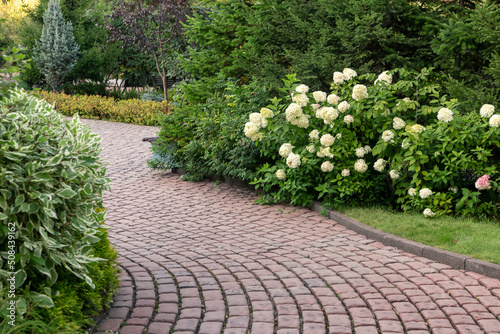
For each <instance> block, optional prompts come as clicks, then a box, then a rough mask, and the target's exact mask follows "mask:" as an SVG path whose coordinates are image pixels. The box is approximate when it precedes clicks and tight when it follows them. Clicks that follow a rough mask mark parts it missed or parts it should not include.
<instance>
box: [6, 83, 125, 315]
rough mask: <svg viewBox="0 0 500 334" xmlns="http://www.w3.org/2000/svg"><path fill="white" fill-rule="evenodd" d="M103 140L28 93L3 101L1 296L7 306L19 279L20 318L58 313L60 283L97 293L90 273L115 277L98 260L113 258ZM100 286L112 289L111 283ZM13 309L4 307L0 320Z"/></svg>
mask: <svg viewBox="0 0 500 334" xmlns="http://www.w3.org/2000/svg"><path fill="white" fill-rule="evenodd" d="M99 141H100V139H99V138H98V136H97V135H95V134H92V133H91V132H90V129H89V128H88V127H86V126H84V125H83V124H81V123H80V122H79V120H78V118H77V117H75V118H73V119H72V120H69V121H64V119H63V116H62V115H61V114H59V113H57V112H56V111H55V110H54V109H53V108H52V107H51V106H50V105H49V104H47V103H46V102H45V101H43V100H40V99H38V98H36V97H34V96H32V95H30V94H28V93H26V92H24V91H21V90H13V91H12V92H11V93H10V94H8V95H5V96H3V98H2V100H0V147H1V148H2V149H1V151H0V208H1V213H0V221H1V222H2V229H1V231H0V244H1V245H2V252H0V256H1V258H0V269H1V270H0V277H1V281H0V293H1V294H2V296H1V297H2V298H1V300H4V301H7V298H6V290H5V289H4V288H5V287H6V286H7V285H6V282H7V281H6V280H7V278H10V277H11V274H10V273H14V277H15V286H16V289H18V291H21V290H22V293H21V294H20V295H19V296H17V298H16V312H17V314H18V319H22V317H23V315H24V314H26V312H28V311H29V308H30V307H32V306H36V307H52V306H54V300H55V297H56V296H57V291H56V290H53V289H52V287H60V288H61V289H63V287H62V285H63V284H65V283H63V282H62V281H61V279H63V280H70V279H71V280H74V282H81V283H82V284H86V285H87V286H88V287H89V288H90V289H92V290H93V289H94V287H96V281H94V280H93V279H92V274H93V275H94V277H96V279H97V280H98V281H100V280H101V278H100V277H99V276H100V274H99V271H103V272H104V271H105V272H108V273H110V274H111V276H112V275H113V273H114V272H115V269H113V268H112V267H111V266H112V264H111V263H109V262H107V263H108V264H107V265H106V264H105V262H102V264H103V265H104V266H103V267H100V265H99V264H98V263H100V262H99V261H101V260H104V259H100V258H98V257H96V254H97V253H99V252H100V251H99V250H98V249H100V248H102V252H104V253H102V252H100V253H102V254H105V253H106V254H108V255H112V254H113V252H112V251H111V250H109V249H108V250H106V248H107V246H106V244H105V243H106V242H107V241H106V240H105V239H106V237H105V233H104V231H103V230H102V228H101V224H102V223H103V221H104V213H103V212H101V211H102V210H100V209H101V202H102V192H103V191H104V190H105V189H107V187H108V182H109V180H108V179H107V178H105V176H104V175H105V167H104V164H103V162H102V161H101V160H100V158H99V152H100V149H99ZM100 243H101V244H100ZM108 248H109V247H108ZM111 258H114V255H112V256H111ZM106 275H108V276H109V274H106ZM110 282H111V283H112V284H113V282H112V281H110ZM58 283H59V284H61V285H57V284H58ZM66 284H68V283H66ZM99 284H100V286H99V288H100V289H108V285H107V283H106V284H103V282H102V281H101V282H100V283H99ZM88 291H90V290H88ZM97 293H98V294H101V293H105V294H108V291H101V290H99V291H97ZM96 296H97V295H96ZM80 297H81V298H82V300H83V299H85V298H86V297H85V296H80ZM103 300H109V297H103ZM100 303H101V301H100V300H98V299H95V296H94V297H93V304H88V305H87V306H89V307H90V308H93V309H97V308H99V309H101V308H102V305H101V306H99V307H97V305H98V304H100ZM7 306H8V305H7V303H4V304H2V306H1V309H0V312H1V313H2V315H6V314H7V313H8V312H7ZM80 306H81V304H80ZM68 315H69V314H68ZM73 316H74V315H73ZM51 320H52V319H47V318H45V321H46V322H49V321H51Z"/></svg>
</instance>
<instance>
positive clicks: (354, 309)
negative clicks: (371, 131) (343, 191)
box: [82, 120, 500, 334]
mask: <svg viewBox="0 0 500 334" xmlns="http://www.w3.org/2000/svg"><path fill="white" fill-rule="evenodd" d="M82 121H83V123H85V124H88V125H90V126H91V128H92V129H93V131H95V132H97V133H99V134H100V135H101V137H102V139H103V140H102V144H101V147H102V149H103V151H102V153H101V156H102V158H103V159H104V160H106V161H109V162H110V165H109V166H108V170H107V176H108V177H109V178H111V179H112V181H113V183H112V185H111V190H110V191H108V192H106V193H105V195H104V205H105V207H106V208H107V209H108V215H107V224H108V225H109V226H110V227H111V230H110V232H109V236H110V240H111V241H112V243H113V244H114V246H115V247H116V249H117V250H118V253H119V255H120V259H119V261H120V263H121V265H122V266H123V268H125V269H126V270H128V272H127V271H124V272H123V273H122V274H121V283H120V289H119V291H118V294H117V296H116V297H115V299H114V303H113V309H112V311H110V318H109V319H105V320H103V321H102V322H101V324H100V328H99V331H101V332H103V331H105V330H108V329H109V330H112V331H118V330H119V329H120V326H121V324H122V321H125V323H126V324H127V325H126V326H125V327H123V329H122V332H123V333H125V332H127V331H128V332H130V333H133V332H134V331H135V332H143V331H144V326H147V325H149V328H148V330H147V331H148V332H150V333H151V334H161V333H167V332H170V331H171V330H174V331H175V332H179V333H183V332H184V333H185V332H194V331H196V330H198V332H199V333H206V334H211V333H220V331H221V329H222V328H223V327H224V326H225V331H224V333H225V334H231V333H242V334H243V333H247V330H248V329H249V328H252V330H251V332H252V333H256V334H265V333H269V334H271V333H274V329H275V326H277V329H278V331H277V333H279V334H296V333H299V329H300V326H301V321H302V326H303V332H304V333H305V334H314V333H325V330H326V328H325V327H326V324H325V319H327V320H328V325H329V333H336V334H342V333H350V334H352V331H353V330H354V333H365V334H369V333H378V329H377V328H380V331H381V332H383V333H401V332H402V331H404V330H406V331H407V333H408V334H423V333H429V331H430V330H432V331H433V333H434V334H438V333H441V334H447V333H456V332H457V331H458V332H459V333H472V334H474V333H481V332H486V333H490V332H491V333H493V332H495V331H496V330H497V328H499V327H498V326H500V323H499V321H498V317H499V315H500V299H499V297H500V281H498V280H496V279H492V278H489V277H486V276H483V275H479V274H475V273H471V272H465V271H461V270H454V269H452V268H451V267H450V266H447V265H443V264H439V263H435V262H433V261H432V260H429V259H424V258H420V257H418V256H415V255H412V254H408V253H405V252H402V251H400V250H398V249H396V248H394V247H386V246H384V245H383V244H381V243H380V242H374V241H373V240H370V239H367V238H366V237H364V236H360V235H358V234H356V233H355V232H353V231H350V230H348V229H346V228H345V227H343V226H341V225H339V224H337V223H336V222H334V221H332V220H329V219H326V218H325V217H323V216H321V215H319V214H318V213H316V212H312V211H310V210H309V209H306V208H300V207H292V206H290V205H274V206H259V205H256V204H255V203H254V202H255V200H256V199H257V195H256V194H255V193H254V192H253V191H252V190H250V189H247V188H242V187H236V186H230V185H228V184H224V183H220V184H218V185H217V186H216V187H215V186H214V183H213V182H209V181H202V182H198V183H192V182H184V181H182V180H181V178H180V175H178V174H172V173H171V172H165V171H151V170H149V169H148V167H147V165H146V160H147V159H149V158H150V157H151V151H150V146H149V144H148V143H145V142H142V141H141V139H142V138H143V137H152V136H155V134H156V132H157V131H158V128H155V127H145V126H136V125H130V124H120V123H113V122H104V121H95V120H82ZM278 209H280V210H281V211H279V210H278ZM129 273H130V274H129ZM134 284H135V286H134ZM155 284H156V288H157V290H155ZM134 288H135V290H134ZM179 301H180V303H181V304H179ZM157 302H159V305H158V309H157V311H158V314H157V315H156V317H155V318H154V319H151V318H152V317H153V310H154V309H155V307H156V306H157V305H156V303H157ZM134 303H135V304H134ZM132 307H134V308H132ZM129 309H132V310H131V311H132V314H131V318H130V319H127V318H126V317H127V316H128V314H129V311H128V310H129ZM251 312H253V313H251ZM422 316H423V318H422ZM112 317H116V318H112ZM424 318H425V321H428V324H429V327H427V325H426V323H425V321H424ZM250 319H253V322H252V323H250ZM150 320H151V324H149V321H150ZM400 320H401V321H402V325H403V326H404V329H402V326H401V322H400ZM450 321H451V322H450ZM452 324H453V326H455V327H453V326H452ZM351 325H352V326H353V327H352V328H351Z"/></svg>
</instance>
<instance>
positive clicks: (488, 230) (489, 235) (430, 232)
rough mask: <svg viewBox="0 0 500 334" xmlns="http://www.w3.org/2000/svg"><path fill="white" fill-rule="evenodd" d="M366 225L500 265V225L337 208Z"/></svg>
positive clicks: (462, 219)
mask: <svg viewBox="0 0 500 334" xmlns="http://www.w3.org/2000/svg"><path fill="white" fill-rule="evenodd" d="M337 211H339V212H341V213H343V214H345V215H347V216H349V217H351V218H354V219H356V220H358V221H360V222H362V223H364V224H366V225H369V226H371V227H374V228H376V229H379V230H382V231H385V232H389V233H391V234H394V235H397V236H400V237H403V238H406V239H409V240H413V241H416V242H420V243H423V244H426V245H429V246H433V247H437V248H441V249H446V250H449V251H452V252H455V253H459V254H463V255H468V256H471V257H473V258H476V259H480V260H485V261H489V262H493V263H497V264H500V223H499V222H493V221H486V220H475V219H469V218H452V217H439V218H430V219H429V218H425V217H424V215H422V214H418V213H400V212H393V211H390V210H387V209H384V208H378V207H370V208H349V207H341V208H337Z"/></svg>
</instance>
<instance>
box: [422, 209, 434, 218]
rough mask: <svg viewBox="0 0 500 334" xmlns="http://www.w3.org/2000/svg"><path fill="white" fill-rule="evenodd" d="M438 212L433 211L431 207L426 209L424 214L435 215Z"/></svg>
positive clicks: (427, 215)
mask: <svg viewBox="0 0 500 334" xmlns="http://www.w3.org/2000/svg"><path fill="white" fill-rule="evenodd" d="M435 215H436V214H435V213H434V212H432V210H431V209H429V208H427V209H425V210H424V216H426V217H434V216H435Z"/></svg>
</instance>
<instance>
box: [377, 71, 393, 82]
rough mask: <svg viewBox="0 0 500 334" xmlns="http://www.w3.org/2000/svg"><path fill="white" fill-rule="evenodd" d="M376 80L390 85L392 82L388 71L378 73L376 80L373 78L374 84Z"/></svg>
mask: <svg viewBox="0 0 500 334" xmlns="http://www.w3.org/2000/svg"><path fill="white" fill-rule="evenodd" d="M377 82H383V83H385V84H387V85H390V84H391V83H392V74H390V73H389V71H384V72H382V73H380V74H379V76H378V78H377V80H375V85H376V84H377Z"/></svg>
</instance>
